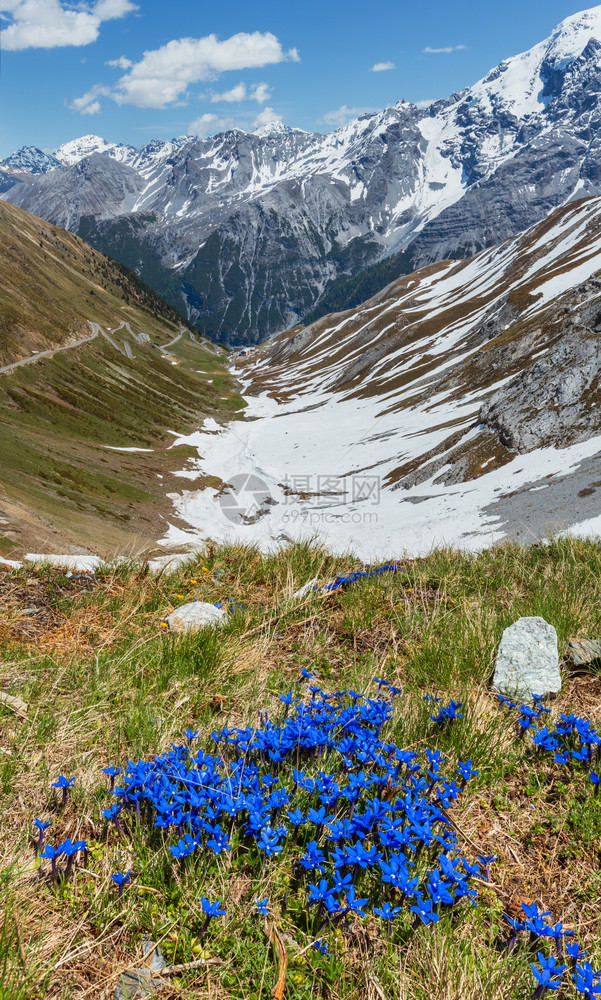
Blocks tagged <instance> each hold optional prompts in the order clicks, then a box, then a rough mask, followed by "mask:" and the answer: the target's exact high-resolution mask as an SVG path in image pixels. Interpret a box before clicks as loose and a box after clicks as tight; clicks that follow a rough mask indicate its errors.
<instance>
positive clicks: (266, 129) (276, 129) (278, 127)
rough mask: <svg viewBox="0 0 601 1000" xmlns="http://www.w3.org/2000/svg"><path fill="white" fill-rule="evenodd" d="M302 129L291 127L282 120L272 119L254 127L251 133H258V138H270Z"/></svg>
mask: <svg viewBox="0 0 601 1000" xmlns="http://www.w3.org/2000/svg"><path fill="white" fill-rule="evenodd" d="M302 131H303V129H293V128H290V126H289V125H285V124H284V122H280V121H277V120H275V119H274V120H273V121H272V122H267V124H266V125H261V126H260V128H256V129H255V130H254V132H253V133H252V135H258V136H259V138H260V139H270V138H276V137H277V138H279V137H280V136H285V135H290V133H291V132H302Z"/></svg>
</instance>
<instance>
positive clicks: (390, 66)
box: [369, 62, 396, 73]
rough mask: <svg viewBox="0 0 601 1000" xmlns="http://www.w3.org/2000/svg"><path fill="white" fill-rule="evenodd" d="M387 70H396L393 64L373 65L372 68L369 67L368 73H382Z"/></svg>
mask: <svg viewBox="0 0 601 1000" xmlns="http://www.w3.org/2000/svg"><path fill="white" fill-rule="evenodd" d="M387 69H396V66H395V65H394V63H393V62H381V63H374V64H373V66H371V67H370V70H369V72H370V73H383V72H384V71H385V70H387Z"/></svg>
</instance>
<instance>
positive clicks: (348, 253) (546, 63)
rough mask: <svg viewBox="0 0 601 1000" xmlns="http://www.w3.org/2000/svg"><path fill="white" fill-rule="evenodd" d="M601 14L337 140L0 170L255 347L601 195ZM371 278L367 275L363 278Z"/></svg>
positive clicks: (147, 153) (206, 329)
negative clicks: (470, 82)
mask: <svg viewBox="0 0 601 1000" xmlns="http://www.w3.org/2000/svg"><path fill="white" fill-rule="evenodd" d="M600 93H601V7H595V8H592V9H591V10H588V11H585V12H583V13H581V14H576V15H573V16H571V17H568V18H567V19H566V20H564V21H563V22H562V23H561V24H560V25H559V26H558V27H557V28H556V29H555V30H554V31H553V32H552V34H551V35H550V36H549V38H547V39H546V40H545V41H543V42H541V43H539V44H538V45H536V46H534V48H532V49H530V50H529V51H528V52H525V53H522V54H521V55H518V56H515V57H513V58H509V59H507V60H505V61H504V62H502V63H501V64H500V65H499V66H497V67H495V68H494V69H493V70H491V72H490V73H488V75H487V76H485V77H484V79H482V80H480V81H479V82H478V83H476V84H475V85H474V86H472V87H469V88H467V89H465V90H462V91H460V92H458V93H454V94H452V95H451V96H450V97H449V98H447V99H446V100H441V101H438V102H436V103H433V104H432V105H430V106H429V107H427V108H422V109H419V108H418V107H416V106H415V105H414V104H410V103H408V102H406V101H403V100H401V101H399V102H398V103H397V104H395V105H394V106H393V107H389V108H386V109H385V110H384V111H382V112H379V113H376V114H369V115H364V116H363V117H361V118H358V119H356V120H354V121H351V122H349V123H348V124H346V125H344V126H342V127H341V128H339V129H337V130H336V131H334V132H330V133H329V134H327V135H321V134H316V133H311V134H310V133H307V132H303V131H300V130H298V129H290V128H287V127H286V126H284V125H281V124H272V125H268V126H264V127H262V128H260V129H259V130H258V131H255V132H252V133H247V132H242V131H239V130H234V131H229V132H225V133H222V134H219V135H216V136H214V137H212V138H209V139H205V140H199V139H197V138H195V137H194V136H184V137H181V138H179V139H175V140H173V141H171V142H159V141H155V142H151V143H149V144H148V145H146V146H144V147H143V148H142V149H135V148H133V147H131V146H125V145H116V144H114V143H110V142H107V141H105V140H104V139H101V138H98V137H97V136H84V137H82V138H79V139H75V140H74V141H72V142H68V143H66V144H65V145H63V146H61V147H60V148H59V149H56V150H55V151H54V153H53V155H47V154H45V153H43V152H41V151H40V150H38V149H36V148H25V149H22V150H19V151H18V152H16V153H14V154H12V155H11V156H9V157H8V158H7V159H5V160H4V161H3V162H0V182H1V186H2V188H4V194H3V197H4V198H5V199H7V200H8V201H11V202H12V203H13V204H15V205H19V206H20V207H22V208H25V209H27V210H28V211H30V212H33V213H35V214H36V215H40V216H42V218H45V219H47V220H49V221H51V222H53V223H55V224H57V225H59V226H63V227H65V228H67V229H70V230H71V231H73V232H75V233H77V234H78V235H79V236H81V237H83V238H84V239H85V240H86V241H88V242H89V243H91V244H92V245H93V246H94V247H96V248H97V249H99V250H101V251H102V252H104V253H107V254H109V255H110V256H111V257H113V258H115V259H116V260H118V261H121V262H122V263H124V264H126V265H127V266H128V267H130V268H131V269H132V270H134V271H135V272H136V273H137V274H138V275H139V276H140V277H141V278H142V279H143V280H144V281H146V282H147V284H149V285H150V286H151V287H152V288H154V289H155V290H156V291H158V292H159V293H160V294H161V295H163V296H164V297H165V298H166V299H167V300H168V301H169V302H170V303H171V304H172V305H173V306H175V307H176V308H177V309H178V310H180V311H181V312H182V313H184V314H185V315H186V316H187V318H188V320H189V321H190V322H191V323H193V324H194V325H195V326H196V327H197V328H198V329H199V330H201V331H202V332H203V333H205V334H207V335H208V336H209V337H211V338H213V339H215V340H218V341H221V342H222V343H225V344H232V343H236V344H242V343H246V344H256V343H258V342H260V341H261V340H263V339H265V338H266V337H268V336H270V335H273V334H275V333H278V332H281V331H282V330H285V329H286V328H288V327H291V326H293V325H294V324H296V323H299V322H306V321H307V320H308V319H315V318H318V316H320V315H323V314H325V313H326V312H330V311H332V310H334V309H341V308H346V307H350V306H354V305H358V304H359V302H361V301H362V300H364V299H366V298H367V297H368V296H369V295H370V294H373V293H374V292H375V291H377V290H378V289H379V288H381V287H383V286H384V285H385V284H387V283H388V282H390V281H391V280H392V279H394V278H396V277H399V276H400V275H402V274H405V273H409V272H410V271H413V270H415V269H416V268H417V267H420V266H423V265H425V264H428V263H432V262H434V261H438V260H441V259H445V258H458V257H466V256H469V255H470V254H473V253H475V252H477V251H479V250H481V249H482V248H485V247H488V246H491V245H493V244H495V243H498V242H499V241H500V240H503V239H505V238H506V237H508V236H512V235H514V234H516V233H518V232H520V231H522V230H523V229H525V228H526V227H528V226H530V225H532V224H533V223H534V222H537V221H539V220H541V219H542V218H544V217H545V216H546V215H547V214H548V213H549V212H550V211H551V210H552V209H553V208H555V207H558V206H560V205H562V204H564V203H566V202H568V201H570V200H574V199H577V198H582V197H585V196H587V195H598V194H601V145H600V124H601V104H600V100H599V97H600ZM366 269H367V270H366Z"/></svg>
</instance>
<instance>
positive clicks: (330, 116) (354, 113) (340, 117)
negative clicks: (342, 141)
mask: <svg viewBox="0 0 601 1000" xmlns="http://www.w3.org/2000/svg"><path fill="white" fill-rule="evenodd" d="M376 110H377V108H349V107H347V105H346V104H343V105H342V107H340V108H337V109H336V111H326V113H325V115H323V116H322V119H321V120H322V122H325V124H326V125H334V126H335V127H336V128H338V127H339V126H340V125H344V123H345V122H348V121H350V119H351V118H358V117H359V115H366V114H369V112H370V111H376Z"/></svg>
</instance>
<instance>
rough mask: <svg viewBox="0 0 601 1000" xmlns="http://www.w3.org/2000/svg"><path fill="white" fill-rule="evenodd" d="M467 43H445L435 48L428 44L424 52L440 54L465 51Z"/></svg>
mask: <svg viewBox="0 0 601 1000" xmlns="http://www.w3.org/2000/svg"><path fill="white" fill-rule="evenodd" d="M466 49H467V45H444V46H443V47H442V48H441V49H433V48H431V47H430V46H429V45H426V47H425V49H424V52H429V53H430V55H439V54H440V53H441V52H465V50H466Z"/></svg>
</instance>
